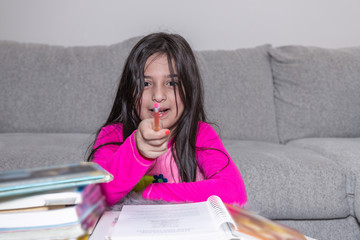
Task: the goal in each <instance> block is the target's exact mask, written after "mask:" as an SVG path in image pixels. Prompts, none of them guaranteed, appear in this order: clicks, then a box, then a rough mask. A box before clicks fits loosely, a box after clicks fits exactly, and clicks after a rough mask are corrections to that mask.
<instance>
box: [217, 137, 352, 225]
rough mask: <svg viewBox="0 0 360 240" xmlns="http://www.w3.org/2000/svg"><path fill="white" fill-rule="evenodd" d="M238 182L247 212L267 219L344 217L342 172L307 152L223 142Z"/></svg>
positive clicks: (262, 145)
mask: <svg viewBox="0 0 360 240" xmlns="http://www.w3.org/2000/svg"><path fill="white" fill-rule="evenodd" d="M224 144H225V147H226V149H227V150H228V152H229V154H230V156H231V157H232V159H233V160H234V161H235V163H236V165H237V166H238V168H239V169H240V172H241V174H242V176H243V178H244V182H245V186H246V189H247V193H248V203H249V208H250V209H251V210H253V211H257V212H259V213H260V214H262V215H264V216H266V217H269V218H272V219H330V218H344V217H347V216H349V215H350V208H349V205H348V202H347V199H346V178H345V175H346V172H345V170H344V169H342V168H341V167H339V165H338V164H336V163H334V161H332V160H331V159H329V158H327V157H325V156H322V155H320V154H318V153H315V152H313V151H311V150H308V149H304V148H299V147H294V146H284V145H281V144H273V143H265V142H256V141H235V140H224Z"/></svg>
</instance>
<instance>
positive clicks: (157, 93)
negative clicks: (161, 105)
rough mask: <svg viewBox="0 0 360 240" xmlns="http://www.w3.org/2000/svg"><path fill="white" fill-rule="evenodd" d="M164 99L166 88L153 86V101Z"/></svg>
mask: <svg viewBox="0 0 360 240" xmlns="http://www.w3.org/2000/svg"><path fill="white" fill-rule="evenodd" d="M165 100H166V90H165V89H164V88H163V87H161V86H158V87H156V88H154V91H153V101H154V102H163V101H165Z"/></svg>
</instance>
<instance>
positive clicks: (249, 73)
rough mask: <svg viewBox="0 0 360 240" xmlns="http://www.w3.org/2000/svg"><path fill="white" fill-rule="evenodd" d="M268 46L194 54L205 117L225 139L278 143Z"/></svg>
mask: <svg viewBox="0 0 360 240" xmlns="http://www.w3.org/2000/svg"><path fill="white" fill-rule="evenodd" d="M270 47H271V46H270V45H264V46H259V47H255V48H249V49H237V50H231V51H225V50H216V51H201V52H197V53H196V54H197V58H198V62H199V67H200V71H201V74H202V77H203V83H204V91H205V93H204V95H205V109H206V113H207V114H208V118H209V120H210V121H211V122H214V123H216V124H218V125H219V127H220V130H221V132H220V135H221V136H222V137H224V138H227V139H244V140H263V141H268V142H279V139H278V136H277V130H276V124H275V107H274V98H273V83H272V75H271V68H270V63H269V56H268V50H269V49H270Z"/></svg>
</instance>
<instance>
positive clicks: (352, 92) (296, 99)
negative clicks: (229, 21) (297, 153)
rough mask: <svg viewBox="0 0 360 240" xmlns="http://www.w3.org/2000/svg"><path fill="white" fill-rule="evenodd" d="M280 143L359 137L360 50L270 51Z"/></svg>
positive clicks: (301, 48) (291, 48)
mask: <svg viewBox="0 0 360 240" xmlns="http://www.w3.org/2000/svg"><path fill="white" fill-rule="evenodd" d="M269 53H270V55H271V67H272V70H273V76H274V87H275V88H274V89H275V90H274V95H275V108H276V117H277V124H278V128H279V137H280V140H281V142H283V143H284V142H287V141H289V140H293V139H301V138H312V137H315V138H317V137H360V97H359V93H360V47H350V48H341V49H326V48H319V47H305V46H283V47H278V48H273V49H271V50H270V51H269Z"/></svg>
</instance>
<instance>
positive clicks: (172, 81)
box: [139, 54, 184, 130]
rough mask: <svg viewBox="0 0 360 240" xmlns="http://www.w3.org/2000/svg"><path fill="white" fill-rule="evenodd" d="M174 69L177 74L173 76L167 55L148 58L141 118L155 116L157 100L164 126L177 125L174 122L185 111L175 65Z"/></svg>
mask: <svg viewBox="0 0 360 240" xmlns="http://www.w3.org/2000/svg"><path fill="white" fill-rule="evenodd" d="M173 69H174V74H175V75H174V76H171V73H170V69H169V64H168V59H167V56H166V55H159V54H154V55H151V56H150V57H149V58H148V59H147V61H146V64H145V70H144V80H145V82H144V91H143V94H142V96H141V107H140V114H139V115H140V119H141V120H144V119H146V118H153V117H154V103H155V102H157V103H159V113H160V114H159V116H160V121H161V123H162V128H168V129H170V128H171V127H175V126H174V124H175V123H176V121H177V120H178V119H179V117H180V116H181V114H182V113H183V111H184V104H183V102H182V101H181V98H180V95H179V88H178V86H177V84H178V76H177V72H176V69H175V66H173ZM172 77H173V78H172ZM175 86H176V87H175ZM174 87H175V91H176V96H175V94H174ZM170 130H171V129H170Z"/></svg>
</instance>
